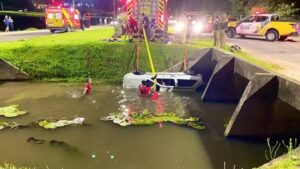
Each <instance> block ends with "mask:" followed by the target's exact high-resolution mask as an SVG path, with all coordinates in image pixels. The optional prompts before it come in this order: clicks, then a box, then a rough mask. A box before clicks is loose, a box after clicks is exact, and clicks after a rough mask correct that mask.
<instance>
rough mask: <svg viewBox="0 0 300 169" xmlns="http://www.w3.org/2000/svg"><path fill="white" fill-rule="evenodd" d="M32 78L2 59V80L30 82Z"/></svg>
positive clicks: (0, 71) (0, 60)
mask: <svg viewBox="0 0 300 169" xmlns="http://www.w3.org/2000/svg"><path fill="white" fill-rule="evenodd" d="M29 79H30V76H29V75H28V74H27V73H25V72H23V71H20V70H19V69H18V68H17V67H15V66H14V65H12V64H11V63H9V62H7V61H5V60H3V59H0V80H6V81H7V80H29Z"/></svg>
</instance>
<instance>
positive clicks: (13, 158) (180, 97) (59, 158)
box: [0, 82, 266, 169]
mask: <svg viewBox="0 0 300 169" xmlns="http://www.w3.org/2000/svg"><path fill="white" fill-rule="evenodd" d="M81 90H82V86H68V85H63V84H56V83H27V82H22V83H4V84H1V85H0V106H7V105H10V104H19V105H20V108H21V109H22V110H28V111H29V112H30V114H28V115H25V116H22V117H17V118H14V119H12V120H10V121H16V122H19V123H23V124H26V123H29V122H32V121H37V120H39V119H42V118H49V117H51V118H53V119H58V118H61V117H66V118H73V117H74V116H80V117H85V118H86V123H87V125H84V126H81V127H80V126H79V127H66V128H61V129H57V130H51V131H48V130H44V129H41V128H35V127H33V128H26V129H18V130H3V131H0V162H9V163H14V164H16V165H18V166H23V165H27V166H35V167H38V168H42V167H43V168H45V166H46V165H47V166H48V167H49V168H50V169H59V168H64V169H100V168H101V169H102V168H103V169H154V168H156V169H223V164H224V161H226V163H227V164H228V165H229V166H230V167H231V168H233V167H232V166H233V164H236V166H237V168H242V167H243V168H244V169H247V168H251V167H254V166H258V165H260V164H262V163H263V162H265V160H264V150H265V148H266V146H265V144H260V143H255V142H251V141H248V142H245V141H239V140H227V139H226V138H225V137H224V136H223V132H224V126H223V124H224V118H226V117H228V116H230V114H231V113H232V112H233V110H234V108H235V105H230V104H219V103H202V102H201V100H200V94H196V93H165V94H163V95H162V96H161V97H160V99H159V100H158V101H155V102H153V101H151V100H150V99H148V98H141V97H139V96H138V93H137V91H125V92H124V91H123V90H122V89H121V88H120V87H117V86H103V85H94V86H93V91H92V94H91V96H88V97H82V98H78V97H77V94H78V93H79V92H81ZM143 109H148V110H149V111H150V112H176V113H177V114H179V115H193V116H199V117H201V118H202V119H203V120H204V122H205V123H206V125H207V129H205V130H195V129H192V128H188V127H183V126H177V125H173V124H166V123H165V124H163V127H162V128H160V127H159V126H158V125H154V126H139V127H126V128H124V127H119V126H118V125H116V124H112V123H111V122H103V121H100V120H99V118H101V117H103V116H106V115H108V113H111V112H120V111H142V110H143ZM0 120H1V121H2V120H6V119H5V118H3V117H1V118H0ZM28 137H35V138H39V139H44V140H47V141H50V140H52V139H55V140H60V141H64V142H65V143H67V144H68V145H51V144H49V143H44V144H41V145H38V144H32V143H28V142H27V141H26V140H27V138H28ZM93 157H94V158H93ZM229 166H227V168H229Z"/></svg>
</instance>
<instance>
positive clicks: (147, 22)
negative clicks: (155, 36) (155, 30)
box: [142, 13, 150, 38]
mask: <svg viewBox="0 0 300 169" xmlns="http://www.w3.org/2000/svg"><path fill="white" fill-rule="evenodd" d="M142 16H143V22H142V26H143V27H144V28H145V32H146V35H147V38H149V34H150V29H149V27H150V21H149V18H148V16H146V15H145V14H144V13H142Z"/></svg>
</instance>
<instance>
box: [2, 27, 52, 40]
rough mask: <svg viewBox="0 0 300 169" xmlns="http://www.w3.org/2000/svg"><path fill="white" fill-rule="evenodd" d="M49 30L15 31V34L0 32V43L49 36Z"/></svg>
mask: <svg viewBox="0 0 300 169" xmlns="http://www.w3.org/2000/svg"><path fill="white" fill-rule="evenodd" d="M49 34H50V31H49V30H35V31H17V32H1V33H0V42H11V41H17V40H23V39H30V38H34V37H38V36H44V35H49Z"/></svg>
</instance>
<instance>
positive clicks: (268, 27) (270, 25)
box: [227, 14, 298, 41]
mask: <svg viewBox="0 0 300 169" xmlns="http://www.w3.org/2000/svg"><path fill="white" fill-rule="evenodd" d="M296 26H297V24H296V23H294V22H284V21H280V17H279V15H277V14H256V15H250V16H247V17H245V18H244V19H242V20H241V21H239V22H229V23H228V29H227V36H228V37H229V38H234V37H235V36H236V35H239V36H240V37H242V38H245V36H248V35H250V36H262V37H265V38H266V39H267V40H268V41H276V40H281V41H284V40H285V39H286V38H287V37H289V36H293V35H298V32H297V30H296Z"/></svg>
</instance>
